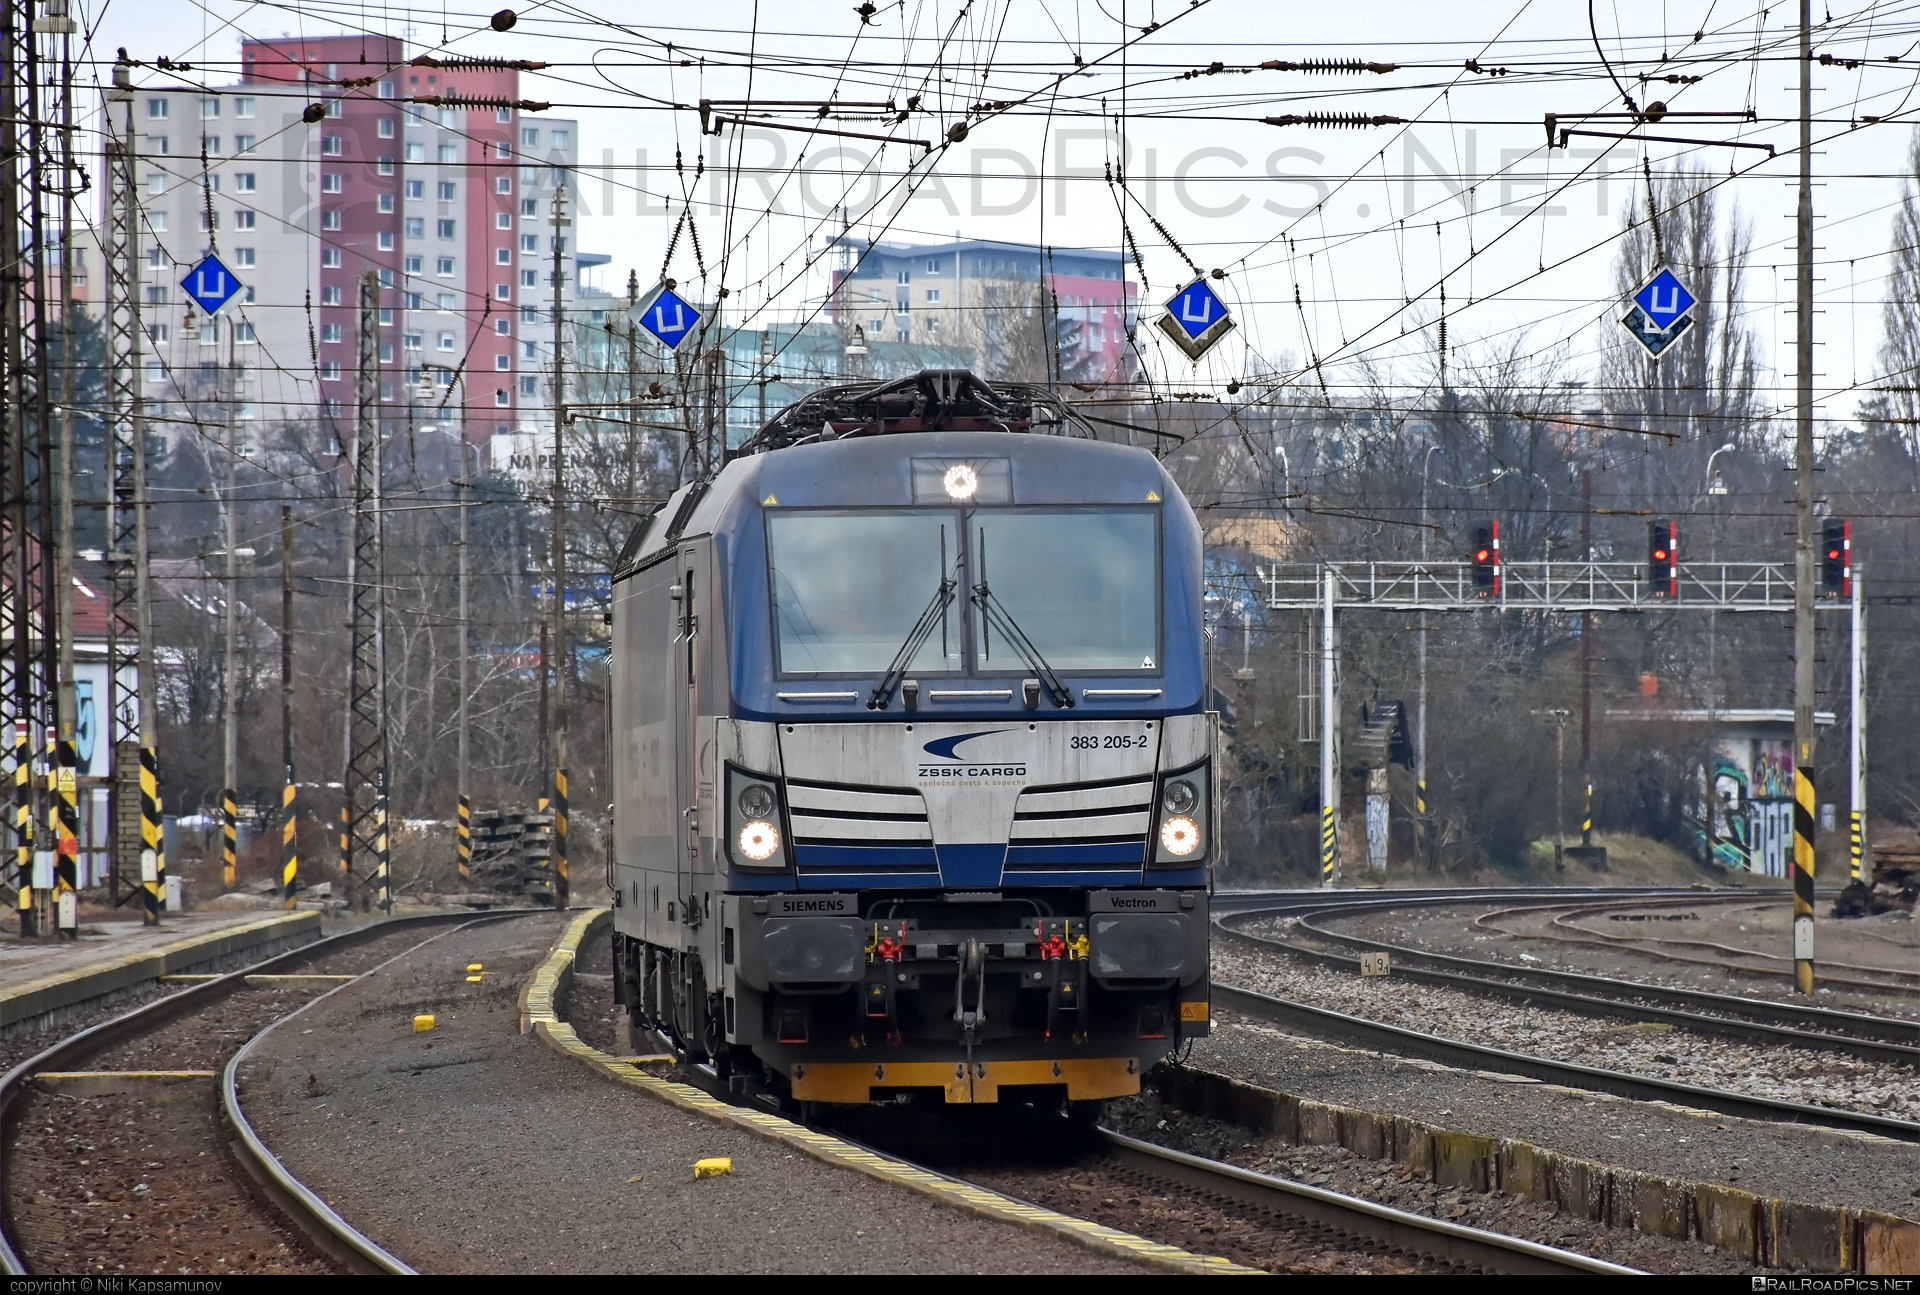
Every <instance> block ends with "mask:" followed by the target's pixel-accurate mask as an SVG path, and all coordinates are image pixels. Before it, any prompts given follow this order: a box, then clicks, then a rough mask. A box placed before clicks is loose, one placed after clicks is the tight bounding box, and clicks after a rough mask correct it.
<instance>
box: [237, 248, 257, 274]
mask: <svg viewBox="0 0 1920 1295" xmlns="http://www.w3.org/2000/svg"><path fill="white" fill-rule="evenodd" d="M233 265H234V268H235V269H238V270H251V269H252V268H253V266H254V260H253V249H252V248H251V247H236V248H234V249H233Z"/></svg>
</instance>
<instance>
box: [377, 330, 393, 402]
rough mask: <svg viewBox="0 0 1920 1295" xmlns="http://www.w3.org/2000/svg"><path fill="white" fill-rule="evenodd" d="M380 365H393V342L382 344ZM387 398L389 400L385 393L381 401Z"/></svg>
mask: <svg viewBox="0 0 1920 1295" xmlns="http://www.w3.org/2000/svg"><path fill="white" fill-rule="evenodd" d="M380 363H382V364H392V363H393V343H392V342H382V343H380ZM386 398H387V397H386V394H385V393H384V392H383V393H382V394H381V399H383V400H384V399H386Z"/></svg>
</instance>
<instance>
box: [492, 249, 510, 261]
mask: <svg viewBox="0 0 1920 1295" xmlns="http://www.w3.org/2000/svg"><path fill="white" fill-rule="evenodd" d="M493 263H494V264H495V265H512V264H513V252H512V250H511V249H509V248H505V247H496V248H494V249H493Z"/></svg>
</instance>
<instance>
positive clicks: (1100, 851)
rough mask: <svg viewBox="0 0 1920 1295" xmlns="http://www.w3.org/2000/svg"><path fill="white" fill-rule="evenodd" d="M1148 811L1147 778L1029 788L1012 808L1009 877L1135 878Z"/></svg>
mask: <svg viewBox="0 0 1920 1295" xmlns="http://www.w3.org/2000/svg"><path fill="white" fill-rule="evenodd" d="M1152 810H1153V779H1152V778H1151V777H1146V778H1134V779H1122V780H1117V781H1114V782H1100V783H1083V784H1080V785H1077V786H1070V787H1045V788H1030V789H1028V790H1026V791H1024V792H1022V793H1021V795H1020V800H1019V802H1018V803H1017V804H1016V805H1015V807H1014V814H1013V831H1012V833H1011V837H1010V839H1009V841H1008V843H1007V875H1008V877H1009V879H1011V878H1013V877H1015V876H1024V877H1027V878H1030V879H1032V880H1035V881H1042V880H1048V879H1057V878H1058V877H1059V875H1060V874H1063V873H1074V874H1089V873H1096V872H1099V871H1102V870H1111V871H1113V873H1114V877H1113V878H1112V879H1113V880H1129V879H1131V880H1138V876H1139V869H1140V867H1141V865H1142V863H1143V862H1144V861H1145V859H1146V851H1147V833H1148V832H1149V831H1150V830H1151V825H1152ZM1090 880H1091V878H1090Z"/></svg>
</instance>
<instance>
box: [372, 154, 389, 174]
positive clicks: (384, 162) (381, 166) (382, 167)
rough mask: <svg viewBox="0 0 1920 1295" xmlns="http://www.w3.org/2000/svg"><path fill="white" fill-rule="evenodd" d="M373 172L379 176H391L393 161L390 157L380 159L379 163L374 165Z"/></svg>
mask: <svg viewBox="0 0 1920 1295" xmlns="http://www.w3.org/2000/svg"><path fill="white" fill-rule="evenodd" d="M374 170H375V171H376V172H377V173H379V174H380V175H392V174H393V159H392V158H390V157H383V158H381V159H380V160H379V162H377V163H375V165H374Z"/></svg>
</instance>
